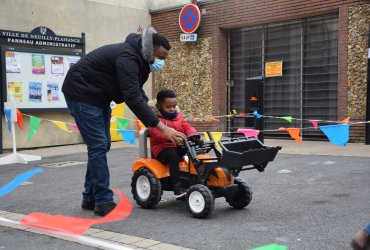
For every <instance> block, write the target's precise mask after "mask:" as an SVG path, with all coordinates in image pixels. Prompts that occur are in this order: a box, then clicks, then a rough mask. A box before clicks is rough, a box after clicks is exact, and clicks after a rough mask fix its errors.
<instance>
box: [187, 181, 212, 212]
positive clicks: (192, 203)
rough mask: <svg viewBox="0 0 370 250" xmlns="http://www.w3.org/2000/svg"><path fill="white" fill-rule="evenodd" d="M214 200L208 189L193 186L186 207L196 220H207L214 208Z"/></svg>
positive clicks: (198, 185)
mask: <svg viewBox="0 0 370 250" xmlns="http://www.w3.org/2000/svg"><path fill="white" fill-rule="evenodd" d="M214 204H215V202H214V199H213V195H212V193H211V191H210V190H209V189H208V187H206V186H204V185H202V184H197V185H194V186H191V187H190V188H189V190H188V192H187V195H186V206H187V208H188V209H189V211H190V213H191V214H192V215H193V217H195V218H200V219H203V218H206V217H207V216H209V215H210V214H211V212H212V210H213V207H214Z"/></svg>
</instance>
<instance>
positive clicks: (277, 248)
mask: <svg viewBox="0 0 370 250" xmlns="http://www.w3.org/2000/svg"><path fill="white" fill-rule="evenodd" d="M251 250H288V247H287V246H284V245H279V244H270V245H267V246H262V247H257V248H253V249H251Z"/></svg>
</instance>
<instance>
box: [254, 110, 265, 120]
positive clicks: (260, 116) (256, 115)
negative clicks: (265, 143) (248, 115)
mask: <svg viewBox="0 0 370 250" xmlns="http://www.w3.org/2000/svg"><path fill="white" fill-rule="evenodd" d="M253 115H254V116H255V117H256V118H257V119H260V118H262V117H263V115H261V114H258V113H257V111H254V112H253Z"/></svg>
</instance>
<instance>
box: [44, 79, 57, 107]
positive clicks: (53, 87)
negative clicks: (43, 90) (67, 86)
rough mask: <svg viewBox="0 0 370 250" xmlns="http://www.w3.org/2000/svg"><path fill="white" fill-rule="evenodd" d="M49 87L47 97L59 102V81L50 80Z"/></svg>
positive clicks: (51, 100)
mask: <svg viewBox="0 0 370 250" xmlns="http://www.w3.org/2000/svg"><path fill="white" fill-rule="evenodd" d="M46 87H47V97H48V102H49V103H50V102H59V101H60V98H59V85H58V83H53V82H48V84H47V85H46Z"/></svg>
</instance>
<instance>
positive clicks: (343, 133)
mask: <svg viewBox="0 0 370 250" xmlns="http://www.w3.org/2000/svg"><path fill="white" fill-rule="evenodd" d="M235 115H239V116H254V117H255V118H256V119H261V118H274V119H282V120H285V121H287V122H288V123H292V121H293V120H300V121H308V122H310V123H311V124H312V125H313V126H312V127H306V128H294V127H288V128H285V127H281V128H277V129H272V130H255V129H243V128H240V129H238V130H237V132H236V133H243V134H244V135H245V136H246V137H255V136H258V134H259V133H263V132H274V131H275V132H288V133H289V135H290V136H291V137H292V138H293V139H294V140H295V141H296V142H297V143H301V142H302V137H301V136H300V135H301V131H302V130H309V129H315V130H317V129H320V130H321V131H322V132H323V133H324V134H325V135H326V136H327V137H328V139H329V141H330V142H332V143H333V144H335V145H338V146H346V144H347V142H348V140H349V126H350V125H356V124H364V123H370V121H364V122H354V123H350V122H349V120H350V117H347V118H345V119H343V120H341V121H328V120H312V119H301V118H293V117H292V116H281V117H277V116H266V115H262V114H259V113H258V112H256V111H255V112H253V113H249V114H244V113H239V114H238V113H237V112H236V110H235V109H233V110H232V111H231V113H230V114H228V115H220V116H207V117H206V119H208V120H209V121H212V122H220V120H219V119H218V118H223V117H227V118H231V119H233V118H234V116H235ZM5 116H6V120H7V121H8V129H9V131H11V126H10V124H11V123H10V117H11V114H10V110H7V109H6V110H5ZM23 116H27V117H29V119H30V130H29V133H28V136H27V140H26V141H27V142H28V141H29V140H31V138H32V137H33V136H34V135H35V134H36V132H37V130H38V128H39V126H40V124H41V122H42V121H48V122H52V123H53V124H54V125H55V126H57V127H58V128H60V129H61V130H63V131H65V132H68V133H72V132H75V133H79V129H78V127H77V125H76V124H75V123H68V122H62V121H55V120H49V119H44V118H39V117H35V116H32V115H28V114H24V113H21V112H20V111H19V110H18V109H17V124H18V126H19V128H21V129H22V130H23V128H24V125H23V124H24V122H23ZM112 118H114V119H117V126H116V128H110V130H111V131H112V132H113V131H116V133H117V135H118V134H121V135H122V140H123V141H124V142H128V143H131V144H135V131H140V130H141V129H143V128H145V126H144V124H143V123H142V122H141V121H140V120H136V119H129V118H126V117H118V116H113V117H112ZM203 119H205V118H188V119H187V120H188V121H189V122H195V121H201V120H203ZM132 121H133V122H135V124H136V128H137V130H128V129H127V128H128V127H129V125H130V124H131V122H132ZM319 123H335V125H325V126H319ZM69 127H71V128H72V130H70V129H69ZM224 133H230V132H212V135H213V137H214V140H215V141H216V143H217V142H218V141H219V140H220V139H221V138H222V135H223V134H224ZM205 138H206V139H207V138H208V136H207V135H206V134H205ZM217 145H218V143H217ZM218 147H219V145H218Z"/></svg>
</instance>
